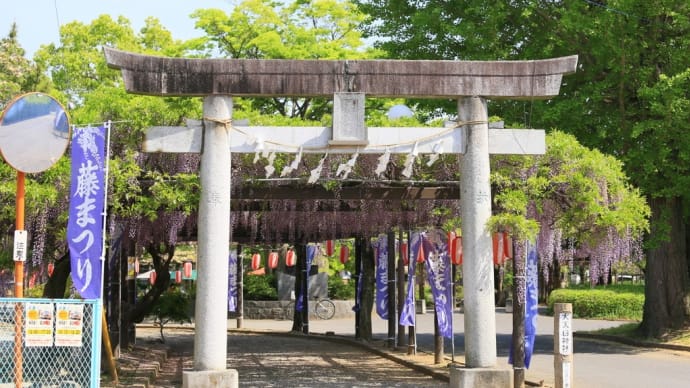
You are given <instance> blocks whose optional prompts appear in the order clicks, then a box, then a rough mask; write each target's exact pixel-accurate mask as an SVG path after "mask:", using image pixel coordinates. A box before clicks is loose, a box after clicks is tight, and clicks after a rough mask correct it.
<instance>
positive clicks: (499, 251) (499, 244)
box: [491, 233, 505, 265]
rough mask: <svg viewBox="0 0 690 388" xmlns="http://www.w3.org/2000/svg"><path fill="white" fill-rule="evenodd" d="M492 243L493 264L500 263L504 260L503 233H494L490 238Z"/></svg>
mask: <svg viewBox="0 0 690 388" xmlns="http://www.w3.org/2000/svg"><path fill="white" fill-rule="evenodd" d="M491 240H492V245H493V257H494V265H501V264H503V262H504V261H505V256H504V254H503V233H494V235H493V236H492V238H491Z"/></svg>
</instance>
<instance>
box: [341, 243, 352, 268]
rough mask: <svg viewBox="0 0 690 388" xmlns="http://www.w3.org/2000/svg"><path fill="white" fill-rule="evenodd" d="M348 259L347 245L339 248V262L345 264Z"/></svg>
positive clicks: (348, 250) (348, 249)
mask: <svg viewBox="0 0 690 388" xmlns="http://www.w3.org/2000/svg"><path fill="white" fill-rule="evenodd" d="M349 259H350V248H349V247H348V246H347V245H341V246H340V262H341V263H343V264H345V263H347V261H348V260H349Z"/></svg>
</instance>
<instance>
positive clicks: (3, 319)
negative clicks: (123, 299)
mask: <svg viewBox="0 0 690 388" xmlns="http://www.w3.org/2000/svg"><path fill="white" fill-rule="evenodd" d="M100 311H101V307H100V301H99V300H76V299H23V298H0V388H5V387H31V388H39V387H40V388H77V387H80V388H85V387H98V385H99V375H100V355H101V354H100V314H101V312H100Z"/></svg>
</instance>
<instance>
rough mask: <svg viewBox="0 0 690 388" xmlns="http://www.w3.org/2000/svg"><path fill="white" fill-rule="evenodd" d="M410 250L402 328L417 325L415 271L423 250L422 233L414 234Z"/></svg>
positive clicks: (401, 313)
mask: <svg viewBox="0 0 690 388" xmlns="http://www.w3.org/2000/svg"><path fill="white" fill-rule="evenodd" d="M409 249H410V252H411V253H412V255H411V257H410V262H409V263H408V265H407V296H406V297H405V303H404V304H403V308H402V311H400V321H399V323H400V325H402V326H414V325H415V300H414V278H415V270H416V269H417V265H416V262H417V261H416V259H417V256H419V254H420V252H419V250H420V249H422V235H421V234H420V233H412V236H411V238H410V248H409ZM422 254H424V252H422Z"/></svg>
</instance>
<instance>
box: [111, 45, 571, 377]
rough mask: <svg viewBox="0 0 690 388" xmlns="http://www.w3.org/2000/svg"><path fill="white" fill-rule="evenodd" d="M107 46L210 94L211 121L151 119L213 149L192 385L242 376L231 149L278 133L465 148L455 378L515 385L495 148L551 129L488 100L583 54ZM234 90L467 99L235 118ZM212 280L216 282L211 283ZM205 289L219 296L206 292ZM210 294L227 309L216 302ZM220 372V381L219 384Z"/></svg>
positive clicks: (338, 147) (147, 86)
mask: <svg viewBox="0 0 690 388" xmlns="http://www.w3.org/2000/svg"><path fill="white" fill-rule="evenodd" d="M104 52H105V56H106V61H107V63H108V65H109V66H110V67H113V68H117V69H120V70H121V71H122V76H123V79H124V84H125V88H126V89H127V91H128V92H132V93H138V94H147V95H156V96H208V97H206V98H205V100H204V116H205V117H204V124H205V125H204V127H203V128H202V127H201V126H200V124H199V123H195V122H193V121H192V120H189V121H188V127H187V128H184V127H152V128H150V129H149V131H148V132H147V139H146V142H145V144H144V149H145V151H146V152H202V154H203V155H202V162H201V163H202V166H201V168H202V171H201V185H202V197H201V202H200V205H199V213H200V214H199V238H200V241H199V260H200V263H199V266H198V267H199V271H200V272H199V281H198V287H199V288H198V291H197V320H196V322H197V330H196V334H195V351H194V353H195V360H194V368H195V371H194V372H185V374H184V377H185V379H187V378H188V377H189V378H190V379H191V378H192V377H194V378H196V377H199V378H200V380H198V381H195V382H191V380H189V381H188V380H185V381H184V384H185V385H184V386H185V387H194V386H230V385H218V384H216V383H215V382H217V381H219V380H218V379H217V378H216V377H213V374H214V373H217V374H220V377H221V378H222V379H225V378H226V377H227V378H228V381H230V380H232V379H233V378H234V380H232V381H234V384H235V385H234V386H236V385H237V373H236V371H232V370H225V358H224V357H225V354H224V353H225V348H226V345H225V338H226V333H225V330H226V329H227V320H226V316H225V314H226V312H225V309H221V308H220V306H219V302H220V301H222V300H225V305H227V269H228V268H227V260H228V248H227V247H228V245H229V241H228V240H229V215H230V206H229V204H230V152H241V153H254V152H255V151H256V146H255V145H254V143H255V140H256V139H258V138H261V139H264V140H266V139H271V141H272V143H271V144H272V147H273V148H272V151H274V152H288V153H296V152H297V150H298V149H300V150H301V149H302V147H304V152H310V153H321V154H323V153H326V152H328V153H351V154H352V153H355V152H357V153H360V152H361V153H379V154H382V153H384V151H385V152H391V153H407V154H409V153H411V152H412V147H411V145H412V144H414V149H416V148H417V142H419V149H418V152H419V153H422V154H423V153H434V152H436V151H435V146H436V145H438V144H440V143H441V142H445V144H444V149H445V152H446V153H460V154H463V153H464V154H465V156H464V157H463V159H462V162H461V166H460V167H461V174H462V177H461V193H462V194H461V197H462V198H461V206H462V211H461V212H462V214H461V215H462V218H463V225H462V228H463V245H464V253H465V263H464V264H463V269H464V271H465V273H466V278H465V279H466V280H465V354H466V364H467V367H466V368H458V367H455V366H453V367H451V371H450V372H451V373H450V386H451V387H487V386H491V387H510V386H511V383H512V379H511V372H512V371H511V370H510V369H506V368H498V367H497V366H496V329H495V326H496V322H495V315H494V314H495V312H494V300H493V299H494V296H493V287H494V286H493V272H492V270H493V268H492V257H491V249H492V244H491V236H490V234H489V232H488V231H487V230H486V221H487V220H488V219H489V217H490V216H491V187H490V185H489V154H521V155H538V154H543V153H544V152H545V142H544V138H545V133H544V131H541V130H515V129H500V130H491V131H489V129H488V123H487V120H488V114H487V107H486V99H523V100H525V99H527V100H529V99H547V98H552V97H555V96H557V95H558V92H559V89H560V84H561V79H562V76H563V75H565V74H570V73H574V72H575V69H576V66H577V56H569V57H562V58H554V59H546V60H536V61H424V60H422V61H406V60H340V61H329V60H318V61H315V60H272V61H261V60H258V61H257V60H243V59H211V60H208V59H186V58H163V57H152V56H146V55H139V54H133V53H127V52H123V51H119V50H114V49H111V48H105V49H104ZM229 95H233V96H237V97H272V96H311V97H315V96H321V97H333V96H335V100H336V101H338V104H342V105H343V106H342V107H341V109H342V110H343V111H352V112H362V109H363V102H362V100H363V98H364V96H365V95H366V96H367V97H384V98H388V97H401V98H406V97H407V98H444V99H445V98H453V99H457V100H458V113H459V123H458V128H451V129H449V128H366V127H364V126H357V127H356V128H355V129H354V130H353V128H350V127H349V126H347V125H346V126H345V127H339V126H338V125H337V124H338V123H337V122H335V120H334V123H333V128H328V127H280V128H275V127H273V128H272V127H241V128H240V127H231V126H230V125H229V124H230V121H229V120H230V118H231V113H232V101H231V99H230V97H229ZM360 95H361V96H360ZM342 113H343V112H334V119H335V118H336V117H342ZM347 117H349V116H346V117H345V118H347ZM362 117H363V116H362ZM230 130H232V131H233V136H230V134H229V133H230ZM465 138H466V141H465ZM391 144H392V145H393V146H391V147H389V146H387V145H391ZM223 147H224V148H225V149H224V150H221V149H220V148H223ZM226 185H227V186H226ZM221 218H222V220H221ZM216 226H218V229H215V228H216ZM202 238H203V239H204V243H203V244H202V241H201V239H202ZM221 256H222V258H221ZM207 276H208V278H207ZM214 276H215V277H216V278H217V279H216V278H213V277H214ZM221 278H224V280H221ZM206 282H208V283H209V284H205V285H204V286H203V287H201V285H202V283H206ZM220 298H222V299H220ZM204 299H209V301H208V303H207V302H206V301H204ZM210 299H213V301H214V303H213V304H214V306H216V307H215V308H216V310H218V311H215V312H214V311H213V308H211V305H210ZM202 322H204V323H202ZM202 332H203V334H202ZM221 339H223V340H221ZM221 342H222V344H221ZM221 352H222V353H223V360H222V362H221V354H220V353H221ZM197 353H198V354H197ZM221 364H222V365H221ZM233 372H234V375H233ZM205 376H211V377H208V379H207V380H206V383H204V382H203V380H201V378H206V377H205ZM214 378H215V380H213V379H214ZM210 381H214V384H209V382H210Z"/></svg>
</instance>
